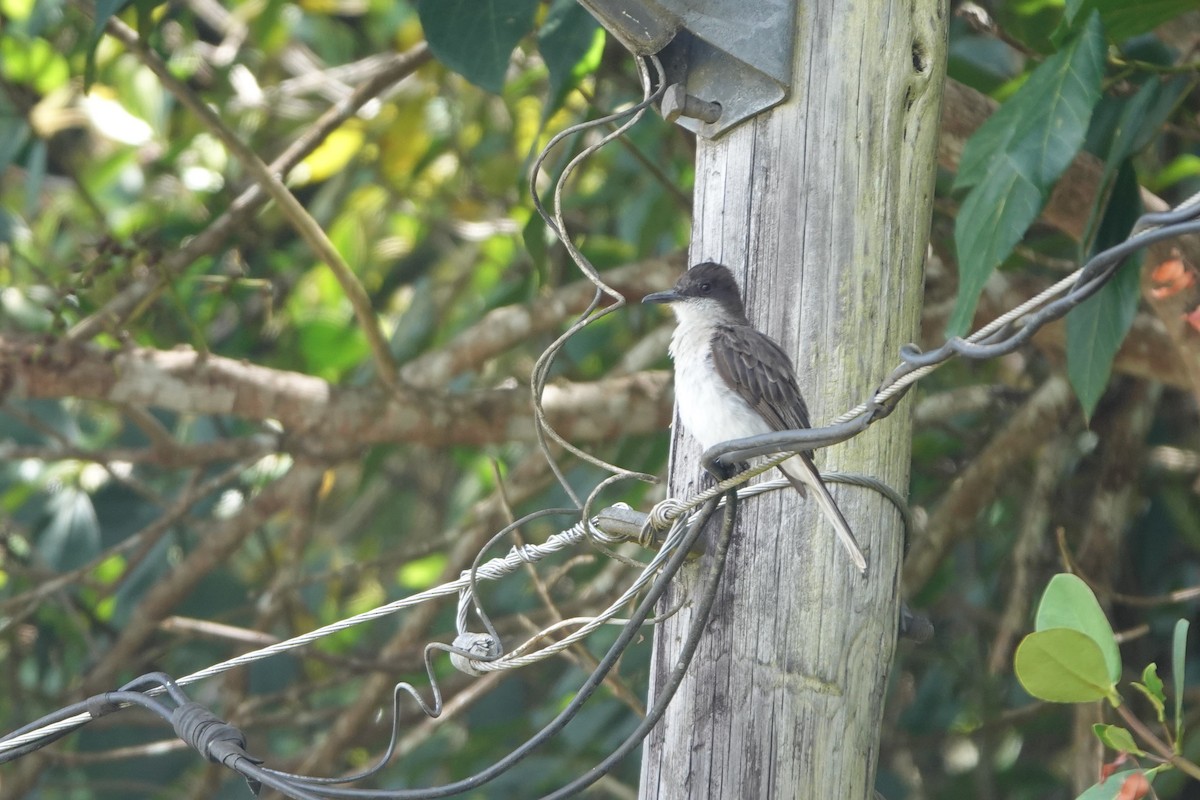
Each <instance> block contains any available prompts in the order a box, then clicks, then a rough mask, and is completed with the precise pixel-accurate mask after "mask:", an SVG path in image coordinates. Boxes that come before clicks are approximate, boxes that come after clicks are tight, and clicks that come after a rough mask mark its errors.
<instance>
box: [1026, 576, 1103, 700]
mask: <svg viewBox="0 0 1200 800" xmlns="http://www.w3.org/2000/svg"><path fill="white" fill-rule="evenodd" d="M1055 628H1069V629H1071V630H1074V631H1078V632H1079V633H1082V634H1083V635H1084V636H1086V637H1088V638H1089V639H1091V640H1092V642H1093V643H1094V644H1095V645H1096V648H1097V649H1098V650H1099V651H1100V653H1101V655H1102V656H1103V658H1104V664H1105V669H1106V673H1107V675H1108V678H1109V680H1108V682H1109V683H1110V684H1112V683H1116V682H1117V681H1119V680H1120V679H1121V653H1120V651H1119V650H1118V649H1117V639H1116V637H1115V636H1113V632H1112V626H1111V625H1109V624H1108V618H1107V617H1105V616H1104V611H1103V610H1102V609H1101V608H1100V603H1098V602H1097V601H1096V595H1094V594H1092V590H1091V589H1089V588H1088V585H1087V584H1086V583H1084V582H1083V581H1082V580H1080V579H1079V578H1078V577H1077V576H1075V575H1071V574H1068V573H1065V572H1064V573H1059V574H1058V575H1055V576H1054V577H1053V578H1051V579H1050V583H1048V584H1047V585H1046V591H1045V592H1043V593H1042V599H1041V601H1040V602H1039V603H1038V610H1037V621H1036V623H1035V625H1034V629H1035V630H1038V631H1047V630H1051V629H1055Z"/></svg>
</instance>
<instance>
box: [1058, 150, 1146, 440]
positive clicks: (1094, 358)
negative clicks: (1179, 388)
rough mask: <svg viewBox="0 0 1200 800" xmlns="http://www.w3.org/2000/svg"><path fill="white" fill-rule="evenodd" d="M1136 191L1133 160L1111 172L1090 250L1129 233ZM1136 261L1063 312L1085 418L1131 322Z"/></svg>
mask: <svg viewBox="0 0 1200 800" xmlns="http://www.w3.org/2000/svg"><path fill="white" fill-rule="evenodd" d="M1140 191H1141V190H1140V188H1139V187H1138V183H1137V174H1136V173H1135V172H1134V169H1133V164H1132V163H1131V162H1130V161H1126V162H1125V164H1124V165H1123V166H1122V167H1121V169H1120V171H1119V172H1118V173H1117V181H1116V184H1114V186H1113V192H1112V199H1111V200H1110V202H1109V205H1108V209H1107V210H1106V211H1105V214H1104V219H1103V220H1102V221H1101V223H1100V234H1099V236H1097V238H1096V245H1095V248H1094V249H1093V252H1099V251H1100V250H1103V249H1105V248H1107V247H1111V246H1112V245H1115V244H1117V243H1119V242H1121V241H1124V239H1125V237H1126V236H1128V235H1129V231H1130V230H1132V229H1133V225H1134V223H1135V222H1136V221H1137V218H1138V217H1139V216H1140V215H1141V213H1142V203H1141V195H1140ZM1141 262H1142V256H1141V253H1140V252H1139V253H1134V254H1132V255H1130V256H1129V258H1127V259H1125V261H1123V262H1122V263H1121V266H1119V267H1118V268H1117V272H1116V274H1115V275H1113V276H1112V278H1111V279H1109V281H1108V283H1106V284H1105V285H1104V286H1102V287H1100V290H1099V291H1098V292H1096V294H1094V295H1092V296H1091V297H1089V298H1088V299H1087V300H1085V301H1084V302H1083V303H1081V304H1080V305H1079V306H1078V307H1076V308H1074V309H1072V310H1071V312H1070V313H1069V314H1067V377H1068V378H1070V380H1071V387H1072V388H1073V389H1074V390H1075V395H1076V396H1077V397H1078V398H1079V403H1080V405H1082V406H1083V413H1084V416H1086V417H1088V418H1090V417H1091V416H1092V412H1093V411H1095V410H1096V404H1097V403H1098V402H1100V396H1101V395H1103V394H1104V388H1105V387H1106V386H1107V385H1108V378H1109V375H1111V374H1112V364H1113V358H1114V357H1115V356H1116V354H1117V350H1119V349H1120V347H1121V342H1123V341H1125V335H1126V334H1128V333H1129V329H1130V328H1131V327H1132V326H1133V318H1134V315H1136V313H1137V306H1138V300H1139V299H1140V298H1141V284H1140V267H1141Z"/></svg>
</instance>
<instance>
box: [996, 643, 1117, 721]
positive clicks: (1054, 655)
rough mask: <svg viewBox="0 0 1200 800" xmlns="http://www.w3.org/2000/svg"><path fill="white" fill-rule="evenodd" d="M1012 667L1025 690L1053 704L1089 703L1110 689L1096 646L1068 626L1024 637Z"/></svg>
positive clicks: (1104, 695)
mask: <svg viewBox="0 0 1200 800" xmlns="http://www.w3.org/2000/svg"><path fill="white" fill-rule="evenodd" d="M1013 669H1014V671H1015V672H1016V673H1017V680H1019V681H1020V682H1021V685H1022V686H1024V687H1025V691H1027V692H1029V693H1030V694H1031V695H1033V696H1034V697H1036V698H1038V699H1041V700H1048V701H1050V702H1052V703H1092V702H1095V701H1097V700H1103V699H1104V698H1106V697H1109V696H1110V695H1111V694H1112V692H1113V688H1112V682H1111V681H1110V680H1109V679H1108V668H1107V667H1106V666H1105V664H1104V654H1103V653H1101V652H1100V648H1099V646H1097V645H1096V643H1095V642H1094V641H1092V639H1091V638H1090V637H1089V636H1087V635H1086V634H1083V633H1080V632H1079V631H1077V630H1072V629H1070V628H1052V629H1051V630H1044V631H1038V632H1036V633H1031V634H1029V635H1028V636H1026V637H1025V638H1024V639H1022V640H1021V643H1020V644H1019V645H1017V653H1016V656H1015V657H1014V658H1013Z"/></svg>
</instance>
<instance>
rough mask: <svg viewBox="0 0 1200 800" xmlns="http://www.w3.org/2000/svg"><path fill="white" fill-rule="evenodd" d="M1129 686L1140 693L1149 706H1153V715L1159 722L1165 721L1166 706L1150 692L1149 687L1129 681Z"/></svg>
mask: <svg viewBox="0 0 1200 800" xmlns="http://www.w3.org/2000/svg"><path fill="white" fill-rule="evenodd" d="M1129 685H1130V686H1132V687H1133V688H1135V689H1137V690H1138V691H1139V692H1141V693H1142V695H1143V696H1145V698H1146V699H1147V700H1149V701H1150V705H1152V706H1154V713H1155V715H1156V716H1157V717H1158V721H1159V722H1162V721H1164V720H1165V719H1166V704H1165V702H1164V701H1163V700H1162V699H1160V698H1159V697H1157V696H1156V695H1155V694H1154V692H1152V691H1151V690H1150V687H1148V686H1147V685H1146V684H1144V683H1138V682H1137V681H1130V683H1129Z"/></svg>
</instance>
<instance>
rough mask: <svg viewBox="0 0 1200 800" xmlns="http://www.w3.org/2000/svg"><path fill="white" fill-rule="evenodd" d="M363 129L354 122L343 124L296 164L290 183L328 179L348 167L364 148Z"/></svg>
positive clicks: (296, 183) (300, 184) (297, 184)
mask: <svg viewBox="0 0 1200 800" xmlns="http://www.w3.org/2000/svg"><path fill="white" fill-rule="evenodd" d="M363 138H364V137H363V131H362V129H361V128H360V127H359V126H357V125H354V124H347V125H343V126H342V127H340V128H338V129H337V130H336V131H334V132H333V133H331V134H330V135H329V136H328V137H327V138H326V139H325V141H323V142H321V144H320V145H319V146H318V147H317V149H316V150H313V151H312V152H311V153H309V154H308V156H307V157H306V158H305V159H304V160H303V161H301V162H300V163H299V164H297V165H296V167H295V169H293V170H292V172H291V174H290V175H288V183H289V184H291V185H294V186H303V185H305V184H308V183H318V182H320V181H324V180H328V179H329V178H331V177H332V176H334V175H336V174H338V173H339V172H341V171H342V170H344V169H345V168H346V166H347V165H348V164H349V163H350V162H351V161H352V160H353V159H354V157H355V156H357V155H358V153H359V151H360V150H362V145H363Z"/></svg>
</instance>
